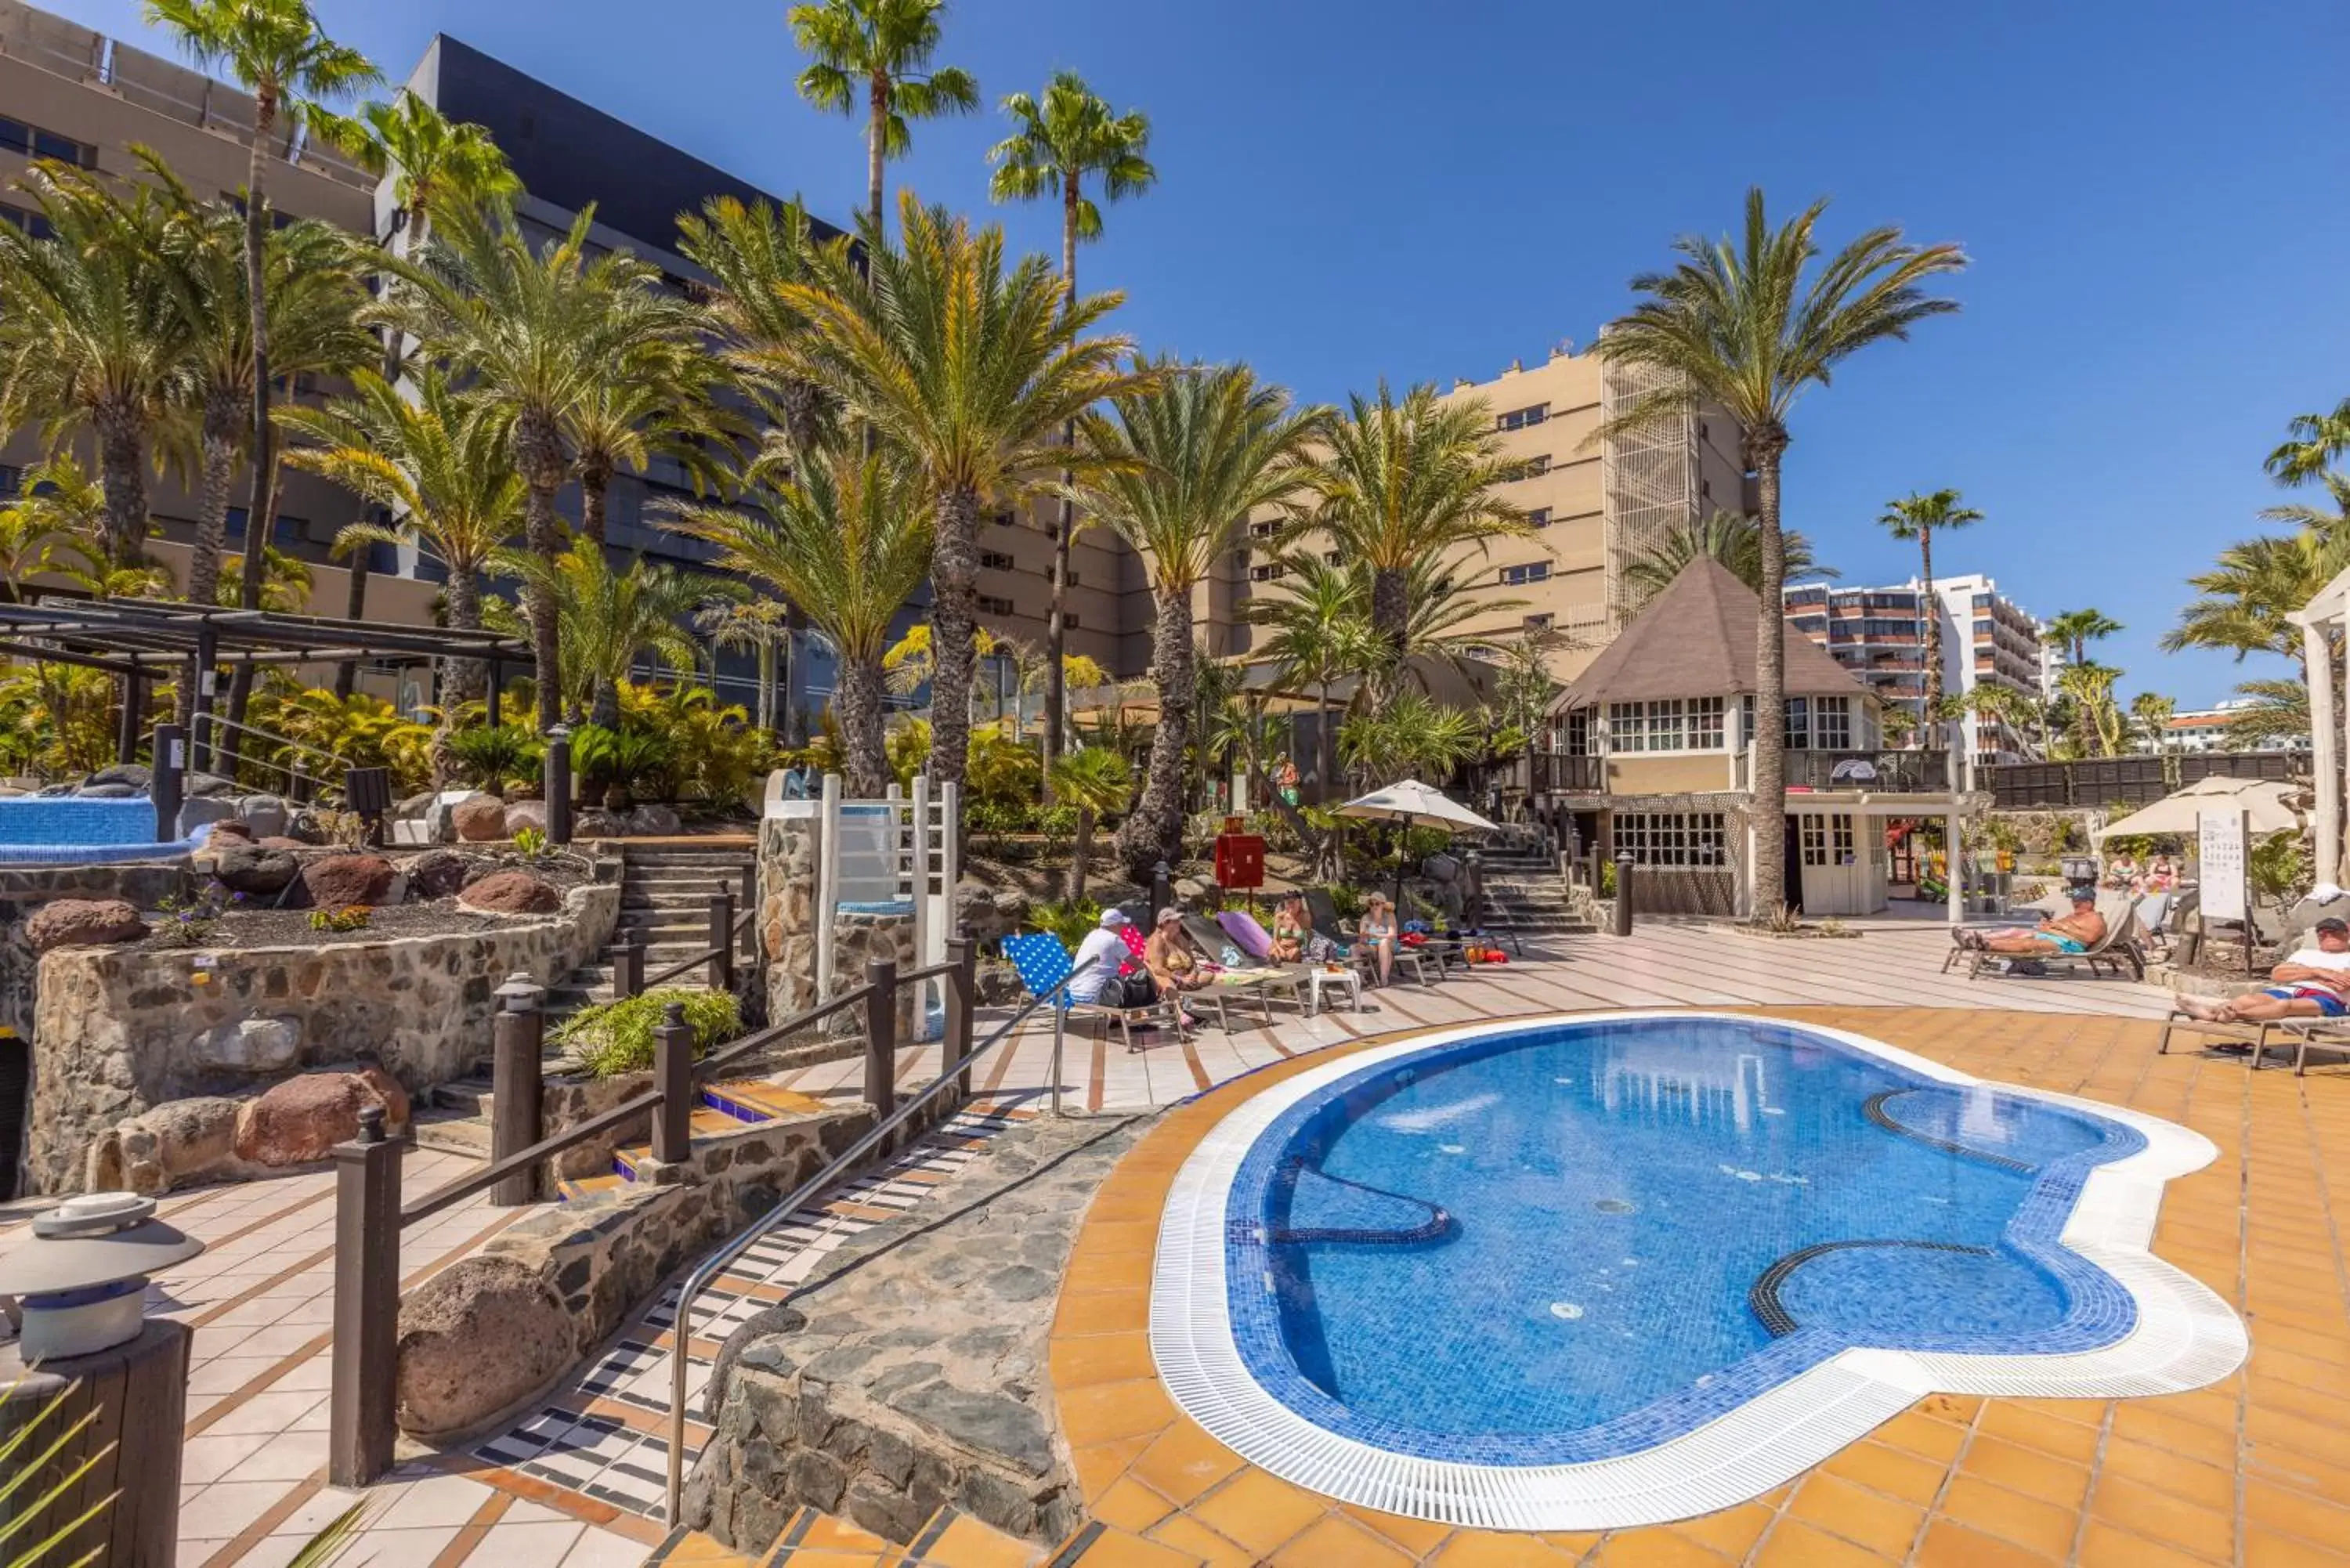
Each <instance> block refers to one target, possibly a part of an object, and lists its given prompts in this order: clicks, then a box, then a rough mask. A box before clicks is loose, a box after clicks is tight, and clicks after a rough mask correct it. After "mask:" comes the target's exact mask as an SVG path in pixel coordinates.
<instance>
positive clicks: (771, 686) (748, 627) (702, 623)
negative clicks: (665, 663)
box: [693, 599, 792, 730]
mask: <svg viewBox="0 0 2350 1568" xmlns="http://www.w3.org/2000/svg"><path fill="white" fill-rule="evenodd" d="M790 615H791V610H790V607H789V606H788V605H787V604H785V602H784V601H783V600H781V599H759V600H754V601H727V602H723V603H720V604H714V605H710V606H707V607H704V608H703V609H702V613H701V614H699V615H697V616H695V617H694V618H693V629H694V630H696V631H698V632H700V633H702V636H704V637H706V638H708V639H710V649H711V660H710V663H711V676H712V684H713V685H715V684H716V681H717V666H718V658H717V656H718V654H719V653H720V652H722V651H723V650H724V649H730V648H733V649H750V651H751V652H752V654H753V655H754V657H755V658H756V659H758V664H759V669H758V676H757V680H758V685H759V691H758V697H757V701H755V702H754V722H756V723H757V724H758V726H759V728H761V729H762V730H772V729H774V728H775V665H776V656H777V652H778V650H779V649H784V648H787V647H789V646H790V643H791V635H792V634H791V620H790Z"/></svg>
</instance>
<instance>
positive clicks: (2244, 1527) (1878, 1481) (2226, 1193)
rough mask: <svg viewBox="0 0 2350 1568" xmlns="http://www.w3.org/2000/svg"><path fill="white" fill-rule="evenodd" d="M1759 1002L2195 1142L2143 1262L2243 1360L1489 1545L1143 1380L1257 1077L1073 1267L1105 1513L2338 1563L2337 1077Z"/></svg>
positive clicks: (1925, 1410) (1564, 1559) (1208, 1546)
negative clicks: (1363, 1503)
mask: <svg viewBox="0 0 2350 1568" xmlns="http://www.w3.org/2000/svg"><path fill="white" fill-rule="evenodd" d="M1856 945H1858V944H1856ZM1805 956H1806V957H1808V956H1809V953H1808V951H1807V952H1806V954H1805ZM1791 983H1795V984H1800V983H1801V981H1792V982H1791ZM2019 983H2020V982H2019ZM2120 989H2125V990H2126V989H2127V988H2120ZM2002 1000H2005V999H2004V998H2002ZM1770 1011H1771V1012H1773V1014H1774V1015H1778V1016H1784V1017H1788V1018H1792V1019H1795V1020H1799V1021H1804V1022H1810V1023H1822V1024H1826V1025H1830V1026H1833V1027H1837V1028H1844V1029H1850V1030H1854V1031H1856V1032H1857V1033H1863V1034H1866V1035H1869V1036H1872V1037H1874V1038H1876V1039H1879V1040H1883V1041H1885V1042H1887V1043H1888V1044H1895V1045H1898V1046H1902V1047H1905V1048H1907V1049H1909V1050H1913V1051H1917V1052H1918V1053H1920V1054H1925V1055H1929V1056H1932V1057H1934V1058H1936V1059H1938V1060H1940V1061H1943V1062H1947V1063H1949V1064H1951V1065H1953V1066H1956V1067H1959V1068H1960V1069H1961V1070H1963V1071H1966V1072H1970V1073H1973V1074H1976V1075H1980V1076H1982V1077H1986V1078H1995V1079H2001V1080H2004V1081H2007V1082H2011V1083H2018V1084H2026V1085H2035V1086H2039V1087H2044V1088H2050V1089H2055V1090H2060V1091H2063V1092H2065V1093H2068V1094H2077V1095H2081V1096H2086V1097H2088V1098H2091V1099H2098V1100H2104V1101H2106V1102H2109V1103H2112V1104H2116V1105H2122V1106H2131V1107H2134V1108H2136V1109H2137V1110H2141V1111H2146V1112H2149V1113H2151V1114H2154V1115H2157V1116H2167V1117H2169V1118H2171V1119H2172V1120H2175V1121H2178V1122H2180V1123H2183V1124H2185V1125H2186V1126H2189V1127H2193V1128H2195V1129H2196V1130H2197V1131H2199V1132H2201V1133H2202V1134H2204V1135H2205V1136H2206V1137H2210V1139H2211V1140H2212V1142H2213V1143H2214V1144H2216V1145H2217V1146H2218V1147H2219V1149H2220V1158H2218V1159H2217V1160H2216V1161H2215V1162H2214V1163H2213V1164H2212V1165H2210V1167H2208V1168H2205V1169H2203V1170H2201V1171H2199V1172H2197V1173H2195V1174H2194V1175H2192V1176H2189V1177H2186V1178H2183V1179H2179V1180H2177V1181H2174V1182H2172V1183H2171V1184H2170V1186H2169V1188H2168V1192H2167V1195H2166V1198H2165V1201H2164V1204H2163V1210H2162V1216H2161V1222H2160V1226H2159V1229H2158V1233H2157V1238H2156V1250H2157V1251H2158V1252H2159V1253H2160V1254H2161V1255H2162V1256H2164V1257H2165V1258H2168V1260H2169V1261H2170V1262H2174V1263H2176V1264H2178V1266H2179V1267H2181V1268H2183V1269H2185V1270H2187V1271H2188V1272H2191V1273H2193V1274H2194V1275H2196V1276H2197V1277H2198V1278H2199V1279H2201V1280H2202V1281H2203V1282H2205V1283H2207V1284H2209V1285H2210V1287H2211V1288H2212V1289H2214V1290H2215V1291H2217V1292H2218V1293H2220V1295H2222V1296H2223V1297H2225V1298H2226V1299H2227V1300H2228V1301H2229V1302H2230V1303H2231V1304H2233V1305H2234V1306H2235V1307H2236V1308H2237V1310H2238V1311H2240V1312H2241V1313H2242V1314H2244V1317H2245V1319H2246V1321H2247V1323H2248V1324H2249V1325H2250V1327H2251V1339H2252V1347H2253V1348H2252V1355H2251V1360H2250V1362H2249V1363H2248V1364H2247V1366H2245V1368H2244V1369H2243V1370H2242V1371H2241V1372H2239V1373H2238V1374H2237V1375H2235V1376H2231V1377H2230V1378H2229V1379H2227V1380H2226V1381H2225V1382H2223V1383H2221V1384H2219V1385H2217V1386H2213V1387H2211V1388H2209V1389H2205V1390H2201V1391H2198V1392H2195V1393H2190V1394H2181V1395H2176V1396H2172V1397H2165V1398H2159V1399H2142V1400H2119V1401H2110V1400H2036V1399H1977V1398H1959V1397H1950V1396H1936V1397H1930V1398H1928V1399H1926V1400H1924V1401H1922V1402H1921V1403H1919V1404H1918V1405H1917V1406H1915V1407H1912V1408H1911V1409H1909V1410H1908V1411H1907V1412H1906V1413H1904V1414H1903V1415H1901V1416H1899V1417H1896V1418H1895V1419H1893V1420H1891V1421H1888V1422H1887V1423H1886V1424H1884V1425H1883V1426H1882V1427H1880V1428H1877V1430H1876V1432H1875V1433H1873V1434H1872V1435H1871V1436H1870V1437H1869V1438H1866V1440H1864V1441H1862V1442H1859V1443H1856V1444H1854V1445H1852V1446H1851V1447H1849V1448H1847V1449H1845V1450H1843V1451H1842V1452H1840V1453H1839V1454H1837V1455H1836V1456H1835V1458H1834V1459H1831V1460H1829V1461H1828V1462H1827V1463H1825V1464H1824V1465H1822V1466H1820V1467H1819V1468H1817V1469H1814V1470H1811V1471H1808V1472H1806V1473H1805V1474H1804V1476H1802V1477H1800V1478H1798V1479H1797V1480H1795V1481H1794V1482H1793V1483H1792V1484H1790V1485H1788V1486H1785V1487H1783V1488H1781V1489H1779V1490H1776V1491H1773V1492H1772V1493H1770V1494H1768V1495H1766V1496H1765V1497H1763V1498H1761V1499H1759V1500H1757V1501H1753V1502H1751V1503H1747V1504H1744V1505H1742V1506H1741V1507H1738V1508H1734V1509H1731V1510H1727V1511H1722V1512H1719V1513H1712V1514H1708V1515H1705V1516H1702V1517H1700V1518H1698V1519H1693V1520H1688V1521H1681V1522H1679V1523H1676V1524H1671V1525H1667V1526H1661V1527H1652V1528H1647V1529H1639V1530H1626V1531H1616V1532H1607V1533H1605V1534H1599V1535H1547V1536H1536V1535H1523V1534H1516V1535H1513V1534H1497V1533H1492V1532H1479V1531H1467V1530H1463V1531H1451V1530H1449V1529H1448V1528H1447V1527H1445V1526H1441V1525H1432V1524H1427V1523H1423V1522H1420V1521H1412V1520H1404V1519H1398V1518H1394V1517H1391V1516H1388V1515H1382V1514H1378V1513H1374V1512H1372V1511H1367V1510H1362V1509H1354V1508H1347V1507H1342V1506H1340V1505H1338V1504H1336V1503H1333V1502H1331V1501H1329V1500H1327V1499H1325V1498H1323V1497H1320V1496H1318V1495H1316V1494H1314V1493H1311V1492H1307V1491H1305V1490H1300V1489H1298V1488H1296V1487H1294V1486H1291V1485H1290V1484H1289V1483H1287V1482H1285V1481H1283V1480H1278V1479H1276V1478H1274V1477H1273V1476H1271V1475H1269V1474H1267V1473H1265V1472H1263V1471H1262V1470H1259V1469H1256V1468H1255V1467H1253V1466H1252V1465H1249V1464H1247V1463H1246V1462H1244V1461H1243V1460H1242V1459H1240V1458H1239V1457H1238V1456H1237V1455H1235V1454H1233V1453H1232V1452H1231V1451H1230V1450H1229V1449H1225V1448H1223V1447H1222V1445H1221V1444H1219V1443H1218V1442H1216V1441H1215V1439H1214V1438H1211V1437H1209V1436H1208V1434H1207V1433H1206V1432H1205V1431H1203V1430H1201V1428H1199V1427H1198V1426H1197V1425H1195V1424H1194V1423H1193V1422H1191V1420H1190V1419H1189V1418H1188V1417H1184V1416H1182V1415H1181V1414H1180V1412H1179V1411H1178V1410H1177V1409H1176V1408H1175V1407H1174V1405H1173V1403H1172V1402H1171V1401H1170V1399H1169V1397H1168V1396H1167V1394H1166V1392H1165V1391H1164V1390H1163V1389H1162V1388H1161V1387H1160V1386H1159V1383H1158V1380H1157V1378H1156V1376H1153V1375H1151V1374H1150V1373H1149V1371H1148V1370H1147V1368H1148V1366H1149V1337H1148V1334H1147V1332H1146V1321H1147V1311H1148V1303H1149V1284H1150V1267H1151V1249H1150V1247H1149V1245H1148V1244H1138V1241H1137V1237H1138V1235H1139V1234H1147V1233H1149V1231H1151V1230H1152V1229H1153V1228H1155V1225H1156V1221H1157V1217H1158V1213H1159V1208H1160V1206H1161V1205H1162V1203H1163V1202H1164V1199H1165V1196H1166V1192H1167V1189H1168V1186H1169V1184H1170V1181H1171V1180H1172V1179H1173V1177H1174V1174H1175V1171H1176V1169H1177V1168H1179V1167H1180V1165H1181V1163H1182V1161H1183V1159H1184V1158H1186V1157H1187V1156H1188V1155H1189V1153H1190V1152H1191V1148H1192V1147H1194V1146H1195V1145H1196V1144H1197V1143H1198V1141H1199V1139H1200V1138H1201V1137H1202V1136H1203V1135H1204V1134H1205V1133H1206V1131H1207V1130H1208V1128H1209V1127H1211V1126H1213V1125H1214V1124H1215V1123H1216V1122H1217V1121H1218V1120H1220V1119H1221V1118H1222V1116H1223V1115H1224V1114H1225V1113H1226V1112H1227V1111H1229V1110H1230V1109H1232V1106H1235V1105H1236V1104H1238V1103H1239V1102H1240V1101H1241V1100H1242V1099H1243V1098H1245V1097H1246V1096H1249V1095H1250V1094H1252V1093H1253V1092H1255V1091H1256V1090H1257V1089H1258V1088H1261V1087H1262V1086H1263V1085H1265V1084H1267V1083H1270V1082H1274V1081H1277V1080H1278V1079H1279V1078H1281V1077H1284V1076H1286V1075H1289V1074H1290V1073H1293V1072H1295V1071H1297V1070H1299V1068H1300V1067H1302V1066H1303V1065H1304V1064H1303V1063H1299V1064H1295V1065H1291V1064H1287V1063H1277V1064H1271V1065H1269V1066H1267V1067H1266V1068H1265V1070H1264V1071H1263V1073H1262V1074H1261V1075H1258V1076H1256V1077H1254V1078H1252V1079H1251V1080H1249V1081H1248V1082H1246V1083H1238V1084H1230V1085H1225V1086H1224V1087H1222V1088H1220V1089H1218V1090H1216V1091H1215V1092H1213V1093H1211V1094H1208V1095H1204V1096H1201V1098H1199V1099H1198V1100H1197V1101H1195V1102H1194V1103H1192V1104H1191V1105H1188V1106H1182V1107H1181V1108H1180V1109H1178V1110H1176V1111H1174V1112H1172V1113H1171V1114H1170V1116H1168V1117H1167V1118H1166V1119H1165V1121H1164V1122H1162V1123H1161V1124H1160V1126H1159V1127H1158V1128H1157V1129H1156V1130H1155V1131H1154V1132H1153V1133H1152V1134H1151V1135H1150V1137H1149V1138H1147V1139H1146V1140H1145V1141H1144V1142H1143V1143H1142V1144H1141V1145H1139V1147H1137V1148H1136V1149H1135V1151H1134V1152H1133V1153H1132V1154H1131V1155H1130V1156H1128V1158H1127V1159H1126V1160H1125V1161H1124V1162H1123V1163H1122V1164H1121V1165H1120V1166H1119V1168H1118V1170H1117V1171H1116V1173H1114V1174H1113V1176H1112V1177H1111V1179H1110V1180H1109V1181H1108V1182H1107V1184H1105V1186H1104V1187H1103V1189H1102V1190H1101V1192H1100V1195H1099V1197H1098V1198H1097V1200H1096V1202H1095V1205H1094V1209H1093V1210H1092V1212H1091V1214H1090V1215H1089V1216H1088V1219H1087V1228H1086V1231H1085V1232H1084V1234H1083V1235H1082V1236H1081V1238H1080V1240H1079V1242H1078V1247H1077V1251H1076V1254H1075V1255H1074V1256H1073V1257H1072V1259H1071V1264H1070V1276H1069V1280H1068V1282H1067V1284H1066V1287H1065V1289H1064V1292H1063V1295H1062V1298H1061V1303H1060V1309H1059V1315H1058V1317H1057V1319H1056V1322H1055V1334H1054V1339H1053V1343H1052V1355H1051V1372H1052V1378H1053V1386H1054V1390H1055V1397H1056V1400H1057V1402H1058V1405H1059V1409H1060V1416H1061V1420H1062V1424H1063V1428H1064V1431H1065V1433H1066V1437H1067V1438H1068V1441H1069V1443H1070V1446H1071V1449H1072V1450H1073V1452H1074V1455H1075V1458H1076V1466H1077V1469H1078V1473H1079V1478H1080V1480H1081V1482H1082V1484H1083V1486H1084V1488H1085V1491H1086V1495H1087V1499H1088V1501H1089V1506H1090V1507H1091V1508H1092V1510H1093V1511H1095V1513H1096V1514H1097V1517H1100V1518H1101V1519H1103V1520H1105V1521H1107V1522H1109V1523H1111V1524H1114V1525H1118V1526H1120V1527H1122V1528H1126V1529H1128V1530H1132V1531H1135V1532H1139V1534H1141V1535H1142V1536H1143V1538H1144V1539H1146V1540H1149V1541H1153V1542H1159V1543H1160V1544H1162V1545H1165V1546H1168V1547H1170V1548H1172V1549H1174V1550H1175V1551H1178V1552H1181V1553H1183V1554H1185V1555H1186V1556H1187V1557H1189V1558H1191V1559H1192V1560H1195V1561H1199V1562H1203V1563H1276V1564H1287V1563H1317V1564H1318V1563H1328V1564H1342V1563H1366V1564H1372V1563H1413V1562H1417V1563H1436V1564H1440V1565H1441V1568H1508V1565H1534V1564H1548V1565H1564V1564H1567V1563H1589V1564H1598V1565H1601V1568H1631V1565H1634V1564H1690V1565H1693V1568H1721V1564H1724V1563H1745V1564H1753V1565H1755V1568H1783V1565H1784V1568H1843V1565H1845V1564H1853V1565H1856V1568H1857V1565H1863V1564H1873V1563H1917V1564H1921V1565H1932V1568H2007V1565H2009V1564H2015V1565H2018V1568H2024V1565H2032V1564H2049V1563H2054V1564H2065V1565H2075V1564H2077V1565H2079V1568H2107V1565H2114V1568H2171V1565H2173V1564H2179V1565H2186V1564H2196V1563H2204V1564H2221V1565H2242V1568H2285V1565H2298V1564H2310V1565H2319V1564H2350V1240H2345V1229H2350V1072H2345V1071H2342V1070H2333V1069H2320V1070H2318V1071H2315V1072H2313V1073H2312V1074H2311V1075H2309V1076H2308V1077H2306V1078H2295V1077H2294V1076H2293V1075H2292V1074H2291V1073H2289V1072H2282V1071H2268V1072H2262V1073H2260V1074H2257V1075H2255V1074H2249V1073H2247V1072H2246V1071H2245V1068H2244V1065H2243V1064H2242V1061H2241V1058H2237V1057H2230V1056H2222V1055H2216V1054H2215V1055H2203V1054H2173V1055H2169V1056H2158V1055H2156V1054H2155V1037H2156V1033H2157V1030H2156V1026H2155V1025H2154V1024H2152V1023H2145V1022H2136V1021H2132V1020H2130V1019H2128V1018H2118V1017H2111V1016H2107V1017H2095V1016H2086V1015H2081V1014H2068V1013H2063V1012H2043V1013H2037V1014H2032V1013H2023V1012H2007V1011H1989V1010H1951V1009H1939V1008H1917V1007H1910V1008H1865V1007H1818V1006H1808V1007H1806V1006H1795V1007H1773V1008H1771V1010H1770ZM1139 1369H1141V1370H1139Z"/></svg>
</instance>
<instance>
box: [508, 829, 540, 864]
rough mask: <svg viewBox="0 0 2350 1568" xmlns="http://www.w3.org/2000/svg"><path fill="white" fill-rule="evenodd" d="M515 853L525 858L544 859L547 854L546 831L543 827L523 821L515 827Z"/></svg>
mask: <svg viewBox="0 0 2350 1568" xmlns="http://www.w3.org/2000/svg"><path fill="white" fill-rule="evenodd" d="M514 846H515V854H516V855H519V856H521V857H523V858H524V859H525V860H544V859H546V855H547V843H546V830H545V829H543V828H537V827H533V826H530V825H529V824H528V823H525V824H524V825H523V826H520V827H517V828H515V836H514Z"/></svg>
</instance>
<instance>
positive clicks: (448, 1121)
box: [414, 1101, 490, 1160]
mask: <svg viewBox="0 0 2350 1568" xmlns="http://www.w3.org/2000/svg"><path fill="white" fill-rule="evenodd" d="M414 1126H415V1129H416V1147H419V1148H430V1149H437V1150H439V1151H440V1152H442V1154H462V1155H464V1156H466V1157H468V1158H473V1159H484V1160H485V1159H487V1158H490V1117H489V1111H488V1105H487V1102H486V1101H484V1108H483V1111H482V1114H481V1115H479V1116H471V1115H467V1114H466V1113H464V1112H462V1111H421V1112H419V1113H418V1114H417V1116H416V1120H415V1123H414Z"/></svg>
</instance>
